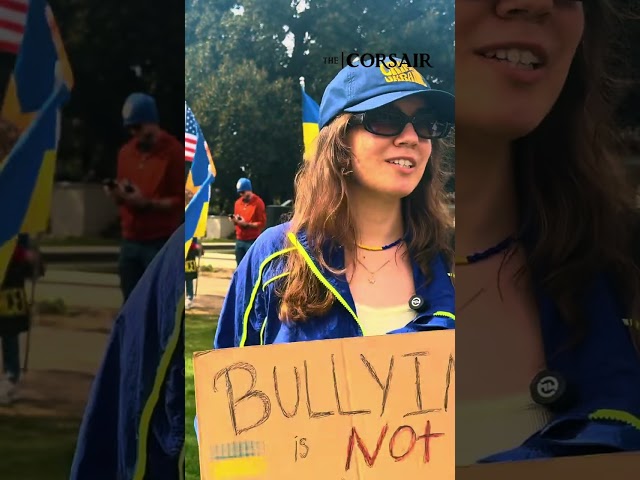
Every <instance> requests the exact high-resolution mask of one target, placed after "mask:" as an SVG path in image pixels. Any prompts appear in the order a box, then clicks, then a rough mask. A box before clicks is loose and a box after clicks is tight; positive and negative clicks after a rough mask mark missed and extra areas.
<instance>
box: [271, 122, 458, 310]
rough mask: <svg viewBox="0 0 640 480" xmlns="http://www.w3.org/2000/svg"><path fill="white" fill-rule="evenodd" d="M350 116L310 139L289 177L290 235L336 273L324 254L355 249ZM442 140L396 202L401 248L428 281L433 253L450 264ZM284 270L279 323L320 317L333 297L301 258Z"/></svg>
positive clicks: (292, 260) (289, 259)
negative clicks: (302, 238)
mask: <svg viewBox="0 0 640 480" xmlns="http://www.w3.org/2000/svg"><path fill="white" fill-rule="evenodd" d="M350 118H351V115H350V114H342V115H340V116H338V117H337V118H336V119H335V120H334V121H333V122H332V123H331V124H329V125H327V126H326V127H324V128H323V129H322V130H321V131H320V133H319V134H318V136H317V137H316V143H315V145H314V149H313V152H312V153H311V155H310V157H309V158H308V159H307V160H306V161H305V162H304V164H303V165H302V166H301V168H300V170H299V171H298V173H297V175H296V179H295V205H294V211H293V217H292V219H291V229H290V231H291V232H292V233H294V234H297V233H298V232H300V231H304V232H305V233H306V236H307V240H308V244H309V248H310V250H311V252H312V254H313V256H314V257H315V259H316V260H317V261H318V263H319V265H320V266H321V267H322V268H324V269H327V270H328V271H331V272H332V273H334V274H336V275H340V274H343V273H344V271H345V270H344V269H342V270H335V269H333V268H331V267H330V266H329V265H328V264H327V259H326V258H325V256H324V251H325V248H326V247H327V245H329V247H330V248H329V251H330V249H331V248H336V247H339V246H343V247H351V248H353V249H355V248H356V228H355V224H354V222H353V217H352V212H351V208H350V204H349V190H348V188H347V186H348V182H349V181H350V180H349V178H348V175H347V173H348V169H349V165H350V164H351V161H352V154H351V151H350V149H349V146H348V145H347V141H346V137H347V131H348V128H349V120H350ZM442 148H443V145H442V141H441V140H432V153H431V158H430V160H429V163H428V164H427V169H426V170H425V174H424V175H423V178H422V180H421V181H420V183H419V185H418V187H417V188H416V189H415V190H414V191H413V192H412V193H411V194H410V195H409V196H408V197H406V198H404V199H402V214H403V218H404V223H405V228H406V233H407V234H408V238H409V240H408V242H407V247H408V248H407V250H408V254H409V255H410V256H411V258H412V259H413V260H414V261H415V262H416V263H417V264H418V265H419V267H420V269H421V270H422V272H423V273H424V274H425V275H426V276H427V278H429V264H430V262H431V261H432V259H433V258H434V257H435V256H436V255H437V254H439V253H442V254H443V255H444V256H445V259H446V261H447V262H449V263H452V261H453V251H452V248H451V237H452V227H451V223H452V220H451V216H450V214H449V212H448V207H447V204H446V199H445V192H444V185H445V181H446V175H447V172H445V170H444V169H443V167H442V156H441V155H442ZM286 262H287V265H286V271H287V272H289V274H288V275H287V276H286V277H285V279H284V280H283V283H282V285H281V287H280V288H279V289H277V292H278V296H279V297H280V298H281V306H280V318H281V319H282V320H285V319H286V320H305V319H306V318H308V317H310V316H317V315H323V314H325V313H326V312H327V311H328V310H329V309H330V308H331V306H332V305H333V302H334V301H335V297H334V296H333V295H332V294H331V292H329V290H328V289H327V288H325V287H324V286H323V285H322V284H321V283H320V281H319V280H318V278H317V277H316V276H315V275H314V274H313V272H312V271H311V269H310V268H309V267H308V265H307V264H306V262H305V261H304V259H303V258H302V257H301V256H300V255H299V254H298V253H297V252H293V253H291V254H289V256H288V257H287V260H286Z"/></svg>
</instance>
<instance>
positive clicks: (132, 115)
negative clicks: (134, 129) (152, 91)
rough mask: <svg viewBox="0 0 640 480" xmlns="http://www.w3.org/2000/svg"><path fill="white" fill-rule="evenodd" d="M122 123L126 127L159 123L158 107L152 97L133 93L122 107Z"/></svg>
mask: <svg viewBox="0 0 640 480" xmlns="http://www.w3.org/2000/svg"><path fill="white" fill-rule="evenodd" d="M122 122H123V124H124V126H125V127H130V126H133V125H140V124H142V123H158V107H157V106H156V101H155V99H154V98H153V97H152V96H151V95H147V94H146V93H139V92H136V93H132V94H131V95H129V96H128V97H127V99H126V100H125V102H124V105H123V107H122Z"/></svg>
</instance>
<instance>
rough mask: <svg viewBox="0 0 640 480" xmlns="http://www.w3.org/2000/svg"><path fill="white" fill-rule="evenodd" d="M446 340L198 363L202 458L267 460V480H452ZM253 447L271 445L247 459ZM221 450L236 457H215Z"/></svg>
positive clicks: (311, 348)
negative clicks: (433, 476) (415, 478)
mask: <svg viewBox="0 0 640 480" xmlns="http://www.w3.org/2000/svg"><path fill="white" fill-rule="evenodd" d="M447 333H449V332H425V333H424V334H411V335H393V336H387V337H371V338H365V339H350V340H339V341H322V342H310V343H306V344H292V345H282V346H269V347H258V348H245V349H233V350H227V351H225V350H220V351H215V352H209V353H207V354H205V355H203V356H201V357H198V356H197V357H196V392H197V395H196V397H197V398H198V400H197V408H198V416H199V419H200V429H201V449H202V450H201V456H202V455H203V452H204V454H205V455H204V456H205V457H206V458H205V459H204V460H205V461H218V462H220V461H223V460H228V459H232V458H235V459H236V461H237V458H247V459H251V458H254V457H255V458H257V457H260V458H262V461H263V462H264V465H263V469H262V471H263V472H264V476H263V477H261V478H282V479H286V478H296V477H298V478H299V477H300V476H304V478H327V479H333V478H336V479H338V480H340V479H342V478H345V479H346V478H347V476H349V478H354V479H356V478H366V479H370V478H371V479H373V478H383V477H384V475H385V474H386V473H385V472H389V473H394V474H395V473H400V472H402V473H404V472H407V473H411V472H413V471H415V472H418V471H422V470H420V469H421V468H422V469H424V468H427V467H428V468H430V469H432V470H434V471H444V470H443V469H447V471H449V469H450V471H451V478H453V477H452V476H453V458H454V457H453V445H454V439H453V434H454V428H453V425H454V424H453V416H454V412H453V388H454V386H453V381H454V380H453V370H454V353H453V335H448V336H446V335H442V334H447ZM450 333H451V334H452V333H453V332H450ZM443 339H447V341H446V342H443ZM436 340H440V344H435V345H433V346H432V345H431V344H432V343H434V341H436ZM449 340H450V341H449ZM416 347H422V348H421V349H418V348H416ZM425 347H426V348H425ZM206 356H211V357H212V360H213V357H215V360H213V361H212V362H210V364H208V365H207V367H205V369H206V371H207V376H204V375H202V372H203V368H202V366H200V365H198V363H204V362H200V360H201V359H204V358H206ZM203 378H204V379H205V380H204V382H203ZM205 382H206V384H208V388H207V385H206V384H205ZM209 419H211V424H212V427H211V430H210V434H209V432H208V429H207V424H208V422H209ZM205 438H206V441H203V439H205ZM207 442H208V443H207ZM247 442H249V443H248V444H252V442H259V443H260V444H261V445H264V447H263V449H262V450H261V454H260V455H252V454H249V453H246V452H244V451H243V448H245V447H242V445H245V444H247ZM205 444H206V445H205ZM221 446H223V447H224V448H226V449H227V451H230V452H232V453H231V454H229V455H227V456H223V457H221V456H220V455H219V454H216V455H213V452H219V451H220V448H221ZM245 450H246V448H245ZM234 452H235V453H234ZM243 452H244V453H243ZM202 460H203V459H202V458H201V461H202ZM247 462H248V460H247ZM446 462H448V463H449V464H450V465H444V464H445V463H446ZM245 463H246V462H245ZM356 463H361V464H362V465H366V467H368V468H366V469H365V470H369V472H370V473H361V475H363V474H366V475H369V476H366V477H363V476H360V477H358V472H363V468H357V467H356ZM427 464H428V465H427ZM402 465H404V467H402ZM269 472H271V473H269ZM276 472H277V474H276ZM374 472H375V473H374ZM321 473H322V474H321ZM271 475H273V476H271ZM323 475H324V476H323ZM218 477H220V478H222V477H221V476H220V474H218ZM229 478H232V477H229ZM437 478H448V477H446V476H442V477H437Z"/></svg>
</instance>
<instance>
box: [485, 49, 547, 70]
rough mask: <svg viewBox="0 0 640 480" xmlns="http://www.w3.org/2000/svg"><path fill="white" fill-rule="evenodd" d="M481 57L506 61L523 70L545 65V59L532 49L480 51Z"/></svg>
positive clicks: (536, 68)
mask: <svg viewBox="0 0 640 480" xmlns="http://www.w3.org/2000/svg"><path fill="white" fill-rule="evenodd" d="M478 55H480V56H481V57H484V58H487V59H489V60H493V61H496V62H502V63H505V64H507V65H509V66H511V67H514V68H520V69H523V70H538V69H540V68H542V67H543V66H544V65H545V62H544V60H543V59H542V58H541V57H539V56H538V55H536V54H535V53H533V52H532V51H531V50H527V49H521V48H504V49H503V48H500V49H495V50H487V51H485V52H478Z"/></svg>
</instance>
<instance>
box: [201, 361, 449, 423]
mask: <svg viewBox="0 0 640 480" xmlns="http://www.w3.org/2000/svg"><path fill="white" fill-rule="evenodd" d="M427 355H428V352H413V353H408V354H405V355H402V357H403V358H413V359H414V361H413V364H414V370H415V383H414V388H415V390H414V393H415V402H416V407H417V409H416V410H414V411H411V412H408V413H406V414H404V417H408V416H413V415H422V414H428V413H431V412H439V411H441V410H442V408H440V407H436V408H425V406H424V402H423V398H422V387H421V375H420V367H421V363H420V359H421V358H424V357H425V356H427ZM360 360H361V361H362V364H363V366H364V369H363V370H364V371H366V372H367V373H368V374H369V376H370V377H371V378H372V379H373V381H374V382H375V383H376V385H377V386H378V387H379V388H380V390H381V393H382V398H381V402H380V417H382V416H383V415H384V412H385V408H386V406H387V401H388V399H389V394H390V392H391V381H392V378H393V373H394V368H395V365H396V356H395V355H391V358H390V359H389V368H388V370H387V373H386V376H385V377H383V379H381V377H380V376H379V375H378V373H377V372H376V370H375V368H374V367H373V365H371V363H370V362H369V360H367V358H366V357H365V356H364V355H362V354H361V355H360ZM303 367H304V396H305V400H306V407H307V408H306V410H307V414H308V416H309V419H318V418H325V417H329V416H331V415H335V414H336V413H337V414H338V415H369V414H371V413H372V410H371V409H367V408H362V409H355V410H344V409H343V407H342V405H343V402H342V401H341V398H343V396H342V395H341V394H340V389H339V386H338V385H339V382H338V373H337V371H336V363H335V355H334V354H331V371H332V377H333V378H332V383H333V393H334V398H335V407H336V408H335V409H330V410H323V411H320V410H316V409H314V407H313V406H312V403H313V402H312V401H311V400H312V395H311V391H310V388H309V385H310V383H312V382H310V379H311V374H310V372H309V366H308V364H307V361H306V360H304V362H303ZM452 368H453V357H452V356H450V358H449V365H448V368H447V372H446V375H445V378H444V383H445V393H444V399H443V408H444V410H445V411H446V410H447V406H448V398H449V386H450V383H451V370H452ZM236 370H237V371H238V372H244V373H245V374H248V375H249V376H250V379H251V381H250V385H249V388H248V389H247V391H246V392H244V393H243V394H242V395H240V396H238V395H237V393H236V388H234V384H233V381H232V378H231V377H232V376H231V373H232V372H234V371H236ZM354 374H355V375H357V373H356V372H353V371H352V372H351V373H350V377H352V378H353V377H354ZM293 375H294V379H295V386H296V399H295V403H294V404H293V407H291V406H290V407H289V408H287V407H285V405H284V402H283V399H282V397H281V394H280V380H279V376H278V367H277V366H274V367H273V392H274V395H273V396H271V397H270V396H269V395H267V393H266V392H265V391H262V390H258V389H256V384H257V382H258V373H257V371H256V368H255V367H254V366H253V365H251V364H249V363H246V362H237V363H234V364H232V365H229V366H228V367H225V368H223V369H221V370H220V371H218V372H217V373H216V374H215V376H214V379H213V391H214V392H218V381H219V380H220V378H222V377H224V378H225V384H226V394H227V401H228V406H229V416H230V419H231V425H232V427H233V430H234V432H235V434H236V435H240V434H241V433H244V432H248V431H249V430H252V429H254V428H256V427H258V426H260V425H262V424H264V423H265V422H266V421H267V420H268V419H269V418H270V416H271V414H272V399H273V397H275V401H276V402H277V405H278V407H279V409H280V411H281V412H282V415H283V416H284V417H285V418H293V417H295V416H296V415H297V414H298V411H299V407H300V399H301V396H302V394H301V390H302V389H303V387H302V382H301V378H300V377H301V375H300V373H299V371H298V368H297V367H296V366H294V367H293ZM234 377H235V378H237V376H234ZM252 399H253V400H258V401H259V402H255V401H253V402H251V404H252V405H254V406H255V405H256V404H257V405H260V406H261V408H262V412H261V414H260V417H259V420H257V421H256V422H255V423H253V424H252V425H247V426H240V425H239V422H238V407H239V406H240V405H241V404H243V403H246V402H249V401H250V400H252Z"/></svg>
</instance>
